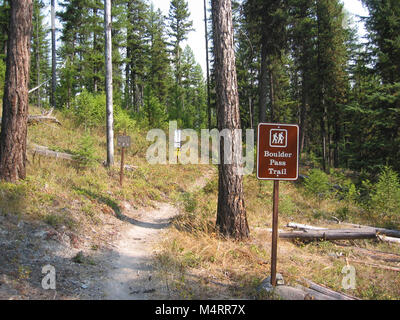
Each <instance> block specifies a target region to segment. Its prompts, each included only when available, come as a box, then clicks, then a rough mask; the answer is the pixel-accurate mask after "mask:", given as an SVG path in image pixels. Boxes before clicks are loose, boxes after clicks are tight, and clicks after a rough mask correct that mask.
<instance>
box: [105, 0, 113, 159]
mask: <svg viewBox="0 0 400 320" xmlns="http://www.w3.org/2000/svg"><path fill="white" fill-rule="evenodd" d="M104 29H105V30H104V31H105V34H106V46H105V51H106V52H105V56H106V104H107V107H106V108H107V111H106V113H107V166H109V167H110V166H112V165H113V164H114V112H113V87H112V80H113V79H112V41H111V0H105V1H104Z"/></svg>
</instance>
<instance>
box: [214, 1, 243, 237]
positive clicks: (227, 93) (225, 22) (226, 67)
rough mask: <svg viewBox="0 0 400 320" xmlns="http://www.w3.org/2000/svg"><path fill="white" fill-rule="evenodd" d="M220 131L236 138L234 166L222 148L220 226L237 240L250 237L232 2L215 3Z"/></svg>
mask: <svg viewBox="0 0 400 320" xmlns="http://www.w3.org/2000/svg"><path fill="white" fill-rule="evenodd" d="M211 4H212V20H213V29H214V30H213V31H214V32H213V36H214V56H215V76H216V92H217V120H218V129H219V130H220V131H222V130H223V129H228V130H229V131H230V132H231V134H232V141H231V148H230V150H231V153H232V161H231V164H229V163H225V161H224V160H225V159H224V158H225V154H224V151H225V150H224V149H225V144H226V143H228V141H225V139H224V140H223V142H222V141H221V144H220V161H221V163H220V165H219V170H218V173H219V184H218V209H217V226H218V227H219V230H220V232H221V233H222V234H223V235H225V236H227V237H232V238H235V239H237V240H239V239H244V238H247V237H248V236H249V233H250V231H249V226H248V223H247V217H246V208H245V203H244V196H243V175H242V174H241V164H240V159H241V143H240V142H241V138H242V137H241V134H240V133H239V132H240V131H239V130H237V129H240V115H239V95H238V85H237V75H236V66H235V51H234V42H233V23H232V5H231V0H212V2H211Z"/></svg>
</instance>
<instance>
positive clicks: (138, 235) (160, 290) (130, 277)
mask: <svg viewBox="0 0 400 320" xmlns="http://www.w3.org/2000/svg"><path fill="white" fill-rule="evenodd" d="M211 174H212V172H209V173H208V174H207V175H205V176H202V177H201V178H199V179H198V180H197V181H196V182H195V183H194V184H193V185H192V186H191V187H190V188H189V191H194V190H195V189H197V188H202V187H204V186H205V184H206V183H207V181H208V179H209V178H210V176H211ZM154 205H155V207H156V208H155V209H147V210H143V209H136V210H135V209H133V208H132V207H131V206H130V205H129V204H126V205H125V210H124V211H123V215H124V216H125V220H126V222H127V223H128V225H127V226H126V228H125V229H124V230H122V231H121V233H120V239H119V240H118V242H117V243H116V248H115V249H114V250H115V251H114V254H113V257H109V259H110V260H111V261H110V260H109V261H108V263H109V264H111V265H110V268H109V272H108V277H107V279H106V281H105V283H104V298H105V299H109V300H114V299H118V300H143V299H166V298H168V292H167V291H166V288H165V284H164V283H162V282H161V281H160V280H159V279H157V277H155V276H154V275H153V271H154V266H153V265H152V263H153V262H154V261H153V260H152V258H153V254H154V252H153V247H154V244H155V243H157V242H159V241H160V240H161V239H162V237H163V234H164V232H165V230H166V229H167V228H168V226H169V225H170V220H171V218H173V217H174V216H176V215H177V214H178V213H179V210H178V209H177V208H176V207H174V206H173V205H171V204H168V203H155V204H154Z"/></svg>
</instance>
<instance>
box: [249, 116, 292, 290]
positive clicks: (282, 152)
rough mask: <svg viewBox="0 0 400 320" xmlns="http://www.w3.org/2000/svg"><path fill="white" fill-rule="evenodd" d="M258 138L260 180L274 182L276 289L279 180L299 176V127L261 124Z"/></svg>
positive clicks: (273, 280)
mask: <svg viewBox="0 0 400 320" xmlns="http://www.w3.org/2000/svg"><path fill="white" fill-rule="evenodd" d="M257 139H258V140H257V178H258V179H261V180H274V194H273V203H274V204H273V215H272V249H271V284H272V285H273V286H276V261H277V252H278V250H277V249H278V246H277V245H278V204H279V180H286V181H290V180H297V178H298V176H299V127H298V126H297V125H293V124H273V123H260V124H259V125H258V138H257Z"/></svg>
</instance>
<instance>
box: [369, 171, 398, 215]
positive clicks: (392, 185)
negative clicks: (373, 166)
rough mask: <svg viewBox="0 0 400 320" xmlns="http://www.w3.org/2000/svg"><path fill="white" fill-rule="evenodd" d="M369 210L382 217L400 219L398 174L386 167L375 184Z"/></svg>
mask: <svg viewBox="0 0 400 320" xmlns="http://www.w3.org/2000/svg"><path fill="white" fill-rule="evenodd" d="M369 208H370V210H371V211H373V212H374V213H376V214H378V215H379V216H380V217H383V218H389V219H395V220H397V219H398V218H399V217H400V182H399V178H398V175H397V173H396V172H394V171H393V170H392V169H391V168H389V167H385V168H384V169H383V170H382V172H381V173H380V175H379V178H378V181H377V182H376V183H375V184H374V188H373V191H372V194H371V200H370V203H369Z"/></svg>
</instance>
